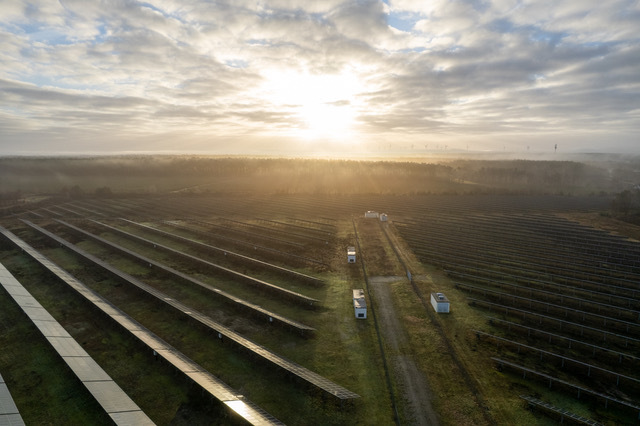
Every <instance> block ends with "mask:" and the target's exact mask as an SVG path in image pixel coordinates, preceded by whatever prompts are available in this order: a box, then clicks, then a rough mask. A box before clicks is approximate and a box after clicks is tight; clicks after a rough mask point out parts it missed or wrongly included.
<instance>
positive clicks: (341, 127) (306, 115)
mask: <svg viewBox="0 0 640 426" xmlns="http://www.w3.org/2000/svg"><path fill="white" fill-rule="evenodd" d="M266 81H267V83H266V86H265V91H264V93H265V95H266V97H267V100H268V101H269V102H270V103H271V104H272V105H273V108H275V109H277V110H278V111H283V112H285V113H286V116H287V117H288V120H289V123H288V124H289V125H288V126H287V127H288V131H289V133H290V134H292V135H293V136H296V137H299V138H303V139H326V140H334V141H336V140H345V141H347V140H349V139H350V138H352V136H353V134H354V132H355V130H356V129H355V127H356V125H357V117H358V108H359V104H358V98H357V94H358V93H360V91H361V90H362V86H361V84H360V83H359V82H358V80H357V78H356V77H355V76H354V75H353V74H351V73H343V74H323V75H316V74H308V73H291V72H284V73H283V72H279V73H274V74H272V75H269V76H268V77H267V79H266Z"/></svg>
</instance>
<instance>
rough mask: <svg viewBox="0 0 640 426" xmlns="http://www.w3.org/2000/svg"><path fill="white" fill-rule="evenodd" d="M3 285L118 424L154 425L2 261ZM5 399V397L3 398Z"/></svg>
mask: <svg viewBox="0 0 640 426" xmlns="http://www.w3.org/2000/svg"><path fill="white" fill-rule="evenodd" d="M0 284H2V286H3V287H4V288H5V290H6V291H7V293H9V295H10V296H11V297H12V298H13V300H15V301H16V303H17V304H18V306H20V308H21V309H22V310H23V311H24V312H25V313H26V314H27V316H29V318H30V319H31V321H33V323H34V325H35V326H36V327H37V328H38V329H39V330H40V332H41V333H42V335H43V336H44V337H45V338H46V339H47V340H48V341H49V343H50V344H51V346H53V348H54V349H55V350H56V352H58V355H60V356H61V357H62V359H63V360H64V361H65V363H66V364H67V365H68V366H69V368H71V370H72V371H73V372H74V373H75V374H76V376H77V377H78V379H80V381H81V382H82V383H83V384H84V386H85V387H86V388H87V389H88V390H89V392H90V393H91V394H92V395H93V396H94V398H95V399H96V401H98V403H99V404H100V406H102V408H103V409H104V410H105V411H106V412H107V414H109V416H110V417H111V418H112V419H113V420H114V421H115V422H116V424H122V425H124V424H136V425H153V424H154V423H153V422H152V421H151V419H149V417H147V415H146V414H145V413H144V412H143V411H142V410H141V409H140V407H138V405H137V404H136V403H135V402H133V400H132V399H131V398H129V396H128V395H127V394H126V393H125V392H124V391H123V390H122V389H121V388H120V386H118V385H117V384H116V383H115V382H114V381H113V380H112V379H111V377H110V376H109V375H108V374H107V373H106V372H105V371H104V370H103V369H102V367H100V366H99V365H98V364H97V363H96V362H95V361H94V360H93V358H91V356H90V355H89V354H88V353H87V352H86V351H85V350H84V349H83V348H82V346H80V344H78V342H76V340H75V339H74V338H73V337H72V336H71V335H70V334H69V333H67V331H66V330H65V329H64V328H63V327H62V326H61V325H60V323H58V321H56V319H55V318H54V317H53V316H51V314H49V312H48V311H47V310H46V309H45V308H44V307H43V306H42V305H41V304H40V303H39V302H38V301H37V300H36V299H35V298H34V297H33V296H32V295H31V294H30V293H29V292H28V291H27V289H25V288H24V287H23V286H22V284H20V282H19V281H18V280H17V279H16V278H15V277H14V276H13V275H11V273H10V272H9V271H8V270H7V269H6V268H5V267H4V265H2V264H1V263H0ZM7 394H8V391H7ZM2 399H3V400H4V398H2ZM12 403H13V401H12ZM1 406H2V407H4V402H2V404H1ZM16 413H17V409H16ZM0 422H2V416H0ZM11 424H13V423H11Z"/></svg>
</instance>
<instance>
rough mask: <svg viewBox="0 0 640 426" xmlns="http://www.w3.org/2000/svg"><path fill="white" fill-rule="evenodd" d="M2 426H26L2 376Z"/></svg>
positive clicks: (0, 396) (0, 410) (0, 406)
mask: <svg viewBox="0 0 640 426" xmlns="http://www.w3.org/2000/svg"><path fill="white" fill-rule="evenodd" d="M0 425H3V426H4V425H7V426H13V425H16V426H24V421H23V420H22V417H21V416H20V413H19V412H18V407H16V404H15V402H13V398H12V397H11V393H10V392H9V388H8V387H7V384H6V383H5V382H4V379H3V378H2V376H0Z"/></svg>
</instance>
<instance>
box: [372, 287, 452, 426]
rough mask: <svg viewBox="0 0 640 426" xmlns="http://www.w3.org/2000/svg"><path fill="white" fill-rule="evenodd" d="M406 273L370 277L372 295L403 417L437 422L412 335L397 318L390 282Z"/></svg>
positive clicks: (420, 422)
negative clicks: (417, 360)
mask: <svg viewBox="0 0 640 426" xmlns="http://www.w3.org/2000/svg"><path fill="white" fill-rule="evenodd" d="M406 279H407V278H405V277H398V276H385V277H380V276H377V277H369V285H370V291H371V294H372V297H374V298H375V306H376V307H375V309H376V319H377V322H378V325H379V327H380V333H381V334H382V336H383V340H384V342H385V349H386V350H387V353H386V356H387V361H388V365H389V370H390V374H391V375H392V376H393V377H394V378H395V382H396V383H397V384H398V387H399V391H400V392H401V394H400V395H398V398H402V402H400V404H399V405H400V406H401V407H404V413H403V414H404V416H403V417H404V418H405V420H407V422H408V423H409V424H412V425H437V424H439V423H440V422H439V420H438V416H437V415H436V413H435V411H434V410H433V407H432V406H431V394H430V390H429V384H428V383H427V380H426V378H425V376H424V374H423V373H422V372H420V370H419V369H418V367H417V365H416V363H415V362H414V360H413V357H412V355H411V347H410V344H409V338H408V336H407V334H406V332H405V330H404V328H403V327H402V324H401V323H400V321H399V319H398V315H397V313H396V311H395V307H394V305H393V296H392V295H391V291H390V289H389V285H390V284H391V283H393V282H397V281H402V280H406Z"/></svg>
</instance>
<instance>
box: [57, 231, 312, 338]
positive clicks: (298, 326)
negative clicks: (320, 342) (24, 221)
mask: <svg viewBox="0 0 640 426" xmlns="http://www.w3.org/2000/svg"><path fill="white" fill-rule="evenodd" d="M57 222H58V223H60V224H62V225H64V226H67V227H69V228H71V229H73V230H75V231H77V232H80V233H82V234H83V235H86V236H88V237H89V238H92V239H94V240H96V241H99V242H100V243H102V244H106V245H108V246H110V247H113V248H114V249H116V250H118V251H120V252H122V253H125V254H126V255H128V256H131V257H133V258H135V259H138V260H141V261H143V262H144V263H145V264H149V265H153V266H154V267H156V268H158V269H160V270H163V271H165V272H167V273H169V274H171V275H174V276H178V277H180V278H182V279H183V280H185V281H189V282H191V283H193V284H196V285H198V286H200V287H204V288H206V289H208V290H211V291H212V292H213V293H215V294H217V295H219V296H221V297H223V298H225V299H226V300H228V301H231V302H232V303H234V304H236V305H238V306H241V307H244V308H247V309H250V310H252V311H253V312H255V313H257V314H260V315H261V316H263V317H264V318H266V319H267V320H269V321H272V322H275V323H282V324H285V325H287V326H289V327H291V328H293V329H295V330H297V331H300V332H312V331H314V328H313V327H309V326H307V325H304V324H302V323H299V322H297V321H293V320H290V319H288V318H286V317H283V316H282V315H279V314H277V313H275V312H272V311H269V310H267V309H264V308H262V307H261V306H258V305H256V304H254V303H251V302H247V301H245V300H242V299H240V298H238V297H236V296H233V295H232V294H229V293H227V292H225V291H223V290H220V289H218V288H215V287H213V286H211V285H208V284H206V283H203V282H202V281H199V280H196V279H195V278H192V277H191V276H189V275H187V274H184V273H182V272H180V271H177V270H175V269H173V268H171V267H169V266H166V265H164V264H162V263H160V262H156V261H155V260H153V259H150V258H148V257H145V256H142V255H140V254H138V253H136V252H134V251H133V250H129V249H127V248H125V247H122V246H120V245H118V244H116V243H113V242H111V241H108V240H105V239H104V238H101V237H99V236H97V235H94V234H92V233H90V232H88V231H85V230H83V229H81V228H78V227H77V226H75V225H72V224H70V223H67V222H64V221H62V220H58V221H57ZM96 223H99V222H96Z"/></svg>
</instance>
